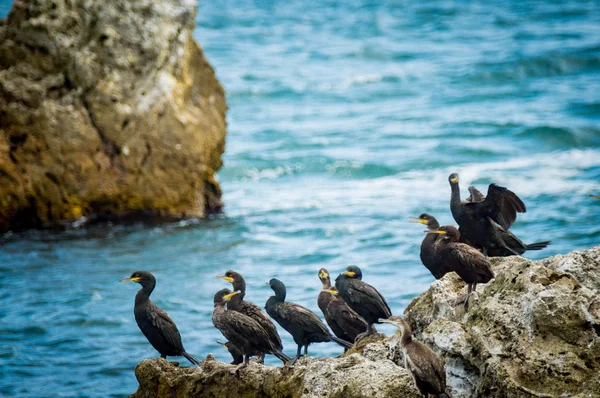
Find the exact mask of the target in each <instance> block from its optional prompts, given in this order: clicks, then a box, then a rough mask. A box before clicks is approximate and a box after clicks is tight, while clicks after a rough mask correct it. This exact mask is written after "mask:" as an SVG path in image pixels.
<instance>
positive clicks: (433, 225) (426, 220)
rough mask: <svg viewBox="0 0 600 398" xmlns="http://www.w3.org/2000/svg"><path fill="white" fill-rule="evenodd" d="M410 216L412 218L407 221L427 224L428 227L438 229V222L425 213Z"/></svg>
mask: <svg viewBox="0 0 600 398" xmlns="http://www.w3.org/2000/svg"><path fill="white" fill-rule="evenodd" d="M410 218H412V220H410V221H409V222H412V223H419V224H424V225H427V228H429V229H438V228H439V227H440V224H439V223H438V221H437V220H436V219H435V217H434V216H432V215H430V214H427V213H423V214H421V215H420V216H419V217H410Z"/></svg>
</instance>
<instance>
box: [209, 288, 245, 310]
mask: <svg viewBox="0 0 600 398" xmlns="http://www.w3.org/2000/svg"><path fill="white" fill-rule="evenodd" d="M237 294H240V291H239V290H236V291H235V292H231V290H229V289H227V288H225V289H221V290H219V291H218V292H217V293H215V298H214V304H215V306H216V305H225V304H226V303H227V302H228V301H230V300H231V298H232V297H233V296H235V295H237Z"/></svg>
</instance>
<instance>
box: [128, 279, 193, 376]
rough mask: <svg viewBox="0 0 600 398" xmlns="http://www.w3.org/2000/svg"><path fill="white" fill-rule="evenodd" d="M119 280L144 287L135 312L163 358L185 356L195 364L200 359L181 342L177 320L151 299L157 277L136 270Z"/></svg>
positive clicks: (149, 338) (144, 332) (147, 336)
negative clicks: (187, 350)
mask: <svg viewBox="0 0 600 398" xmlns="http://www.w3.org/2000/svg"><path fill="white" fill-rule="evenodd" d="M119 282H136V283H139V284H140V285H142V288H141V289H140V290H139V291H138V292H137V294H136V295H135V306H134V307H133V314H134V315H135V321H136V322H137V324H138V326H139V328H140V330H141V331H142V333H143V334H144V336H146V338H147V339H148V341H149V342H150V344H152V347H154V349H155V350H156V351H158V352H159V353H160V356H161V358H167V355H168V356H184V357H185V358H186V359H187V360H188V361H190V362H191V363H193V364H194V365H199V364H200V361H198V360H197V359H196V358H194V357H193V356H192V355H191V354H188V353H187V352H186V351H185V349H184V348H183V344H182V343H181V335H180V334H179V330H178V329H177V326H176V325H175V322H173V321H172V320H171V318H169V315H167V313H166V312H165V311H163V310H161V309H160V308H158V307H157V306H156V304H154V303H153V302H152V301H150V294H151V293H152V291H153V290H154V287H155V286H156V278H155V277H154V275H152V274H151V273H150V272H147V271H135V272H134V273H133V274H131V276H130V277H129V278H125V279H121V280H120V281H119Z"/></svg>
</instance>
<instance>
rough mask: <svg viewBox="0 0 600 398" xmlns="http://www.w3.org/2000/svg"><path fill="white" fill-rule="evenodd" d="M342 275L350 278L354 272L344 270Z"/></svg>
mask: <svg viewBox="0 0 600 398" xmlns="http://www.w3.org/2000/svg"><path fill="white" fill-rule="evenodd" d="M344 275H346V276H349V277H350V278H353V277H354V275H356V272H354V271H346V272H344Z"/></svg>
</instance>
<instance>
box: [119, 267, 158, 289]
mask: <svg viewBox="0 0 600 398" xmlns="http://www.w3.org/2000/svg"><path fill="white" fill-rule="evenodd" d="M119 282H135V283H139V284H140V285H142V286H148V285H153V284H155V283H156V278H154V275H152V274H151V273H150V272H148V271H135V272H134V273H133V274H131V276H130V277H129V278H124V279H121V280H120V281H119Z"/></svg>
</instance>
